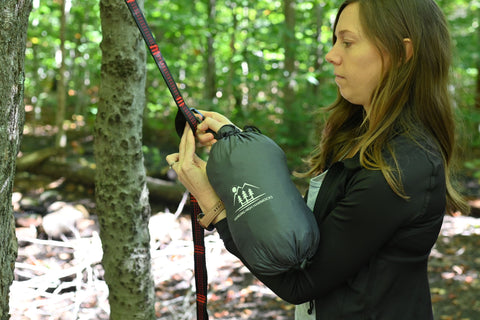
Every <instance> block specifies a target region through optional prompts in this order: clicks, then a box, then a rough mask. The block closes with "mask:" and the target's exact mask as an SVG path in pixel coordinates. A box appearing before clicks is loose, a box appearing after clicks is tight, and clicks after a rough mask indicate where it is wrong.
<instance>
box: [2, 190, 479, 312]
mask: <svg viewBox="0 0 480 320" xmlns="http://www.w3.org/2000/svg"><path fill="white" fill-rule="evenodd" d="M59 183H60V184H61V183H62V182H61V181H60V182H59ZM46 193H47V192H46V191H45V190H43V192H41V193H40V194H39V195H38V196H27V195H26V194H22V193H20V192H18V191H17V192H16V193H15V194H14V199H13V200H14V201H13V205H14V209H15V216H16V222H17V238H18V240H19V253H18V259H17V262H16V268H15V281H14V283H13V285H12V286H11V292H10V312H11V315H12V316H11V319H12V320H27V319H28V320H47V319H48V320H57V319H58V320H74V319H75V320H77V319H79V320H103V319H108V314H109V309H110V307H109V304H108V287H107V285H106V283H105V281H104V278H103V268H102V265H101V258H102V248H101V241H100V238H99V236H98V226H97V223H96V219H95V215H94V214H91V215H88V216H86V217H85V215H82V217H80V218H78V219H77V220H75V221H74V223H73V225H69V226H67V227H68V228H69V230H68V231H66V232H65V233H64V234H61V235H59V236H53V237H52V236H50V237H49V236H48V235H47V234H46V231H45V230H44V226H43V225H44V224H45V220H47V221H48V218H47V216H48V215H51V214H58V216H56V217H55V220H54V221H60V220H59V219H61V218H59V217H62V216H61V214H62V212H63V213H64V214H66V215H67V216H72V215H73V216H75V215H78V212H84V213H85V211H86V212H87V213H88V212H94V204H93V203H92V202H91V200H88V199H83V200H78V199H75V200H73V199H68V198H62V196H61V195H60V194H58V193H52V192H50V195H48V194H46ZM52 197H53V198H54V200H55V202H56V203H57V206H56V207H55V206H53V209H55V210H56V211H55V210H53V209H52V200H50V201H47V200H46V199H47V198H49V199H52ZM46 203H49V207H47V205H46ZM174 209H175V208H172V211H174ZM74 210H77V211H78V212H75V214H74V213H73V212H74ZM59 212H60V213H59ZM67 220H68V219H67ZM46 226H47V229H48V224H46ZM68 228H67V229H68ZM48 232H49V233H51V232H52V230H49V231H48ZM190 232H191V231H190V221H189V217H188V216H186V215H175V214H173V213H171V212H169V211H168V210H162V212H158V213H156V214H155V215H153V216H152V218H151V221H150V233H151V238H152V240H151V247H152V250H151V256H152V272H153V275H154V281H155V288H156V289H155V292H156V297H157V299H156V304H155V309H156V313H157V317H158V319H162V320H179V319H195V297H194V278H193V248H192V242H191V234H190ZM205 242H206V255H207V269H208V277H209V286H210V287H209V295H208V310H209V314H210V318H211V319H225V320H228V319H266V320H268V319H276V320H283V319H293V314H294V306H292V305H290V304H288V303H286V302H284V301H282V300H281V299H279V298H278V297H276V296H275V295H274V294H273V293H272V292H271V291H270V290H269V289H268V288H266V287H265V286H264V285H263V284H262V283H261V282H259V281H258V280H257V279H256V278H254V277H253V276H252V275H251V274H250V273H249V272H248V270H247V269H246V268H245V267H244V266H243V265H242V264H241V263H240V262H239V261H238V260H237V259H236V258H235V257H234V256H232V255H231V254H229V253H228V252H226V250H225V249H224V248H223V243H222V241H221V240H220V239H219V237H218V234H217V233H216V232H209V233H207V234H206V237H205ZM479 246H480V219H479V218H474V217H462V216H459V217H450V216H448V217H445V221H444V224H443V228H442V231H441V235H440V237H439V240H438V241H437V244H436V245H435V247H434V249H433V250H432V253H431V256H430V264H429V271H430V286H431V292H432V302H433V307H434V314H435V319H437V320H467V319H468V320H478V319H480V279H479V273H480V255H479V253H478V252H479V251H478V248H479Z"/></svg>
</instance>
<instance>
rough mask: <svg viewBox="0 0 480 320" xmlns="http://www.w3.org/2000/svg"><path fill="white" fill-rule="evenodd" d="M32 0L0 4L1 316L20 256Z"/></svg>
mask: <svg viewBox="0 0 480 320" xmlns="http://www.w3.org/2000/svg"><path fill="white" fill-rule="evenodd" d="M31 7H32V2H31V0H24V1H17V0H16V1H11V0H4V1H2V5H1V6H0V65H1V66H2V67H1V68H0V79H1V81H0V157H1V158H0V319H1V320H7V319H9V318H10V316H9V307H8V304H9V291H10V290H9V289H10V285H11V284H12V281H13V270H14V268H15V259H16V257H17V239H16V237H15V223H14V219H13V213H12V187H13V180H14V175H15V160H16V158H17V154H18V151H19V148H20V140H21V136H22V131H23V123H24V115H25V112H24V105H23V92H24V90H23V89H24V66H25V45H26V38H27V26H28V16H29V14H30V11H31Z"/></svg>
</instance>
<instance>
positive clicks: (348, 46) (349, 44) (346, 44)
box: [342, 41, 352, 48]
mask: <svg viewBox="0 0 480 320" xmlns="http://www.w3.org/2000/svg"><path fill="white" fill-rule="evenodd" d="M342 44H343V46H344V47H345V48H350V46H351V45H352V43H351V42H348V41H343V42H342Z"/></svg>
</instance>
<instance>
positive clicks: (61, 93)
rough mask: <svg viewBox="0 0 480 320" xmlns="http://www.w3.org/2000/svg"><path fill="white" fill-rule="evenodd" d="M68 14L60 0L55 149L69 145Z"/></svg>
mask: <svg viewBox="0 0 480 320" xmlns="http://www.w3.org/2000/svg"><path fill="white" fill-rule="evenodd" d="M66 20H67V19H66V12H65V0H60V37H59V38H60V48H59V50H60V60H61V61H60V66H59V69H58V79H57V80H58V87H57V103H58V105H57V112H56V121H55V122H56V126H57V129H58V132H57V135H56V137H55V147H57V148H64V147H65V146H66V144H67V141H66V139H67V136H66V134H65V130H64V129H63V122H64V121H65V114H66V109H67V86H66V83H67V80H66V79H65V78H66V76H65V75H66V72H67V67H66V64H65V57H66V53H65V38H66V25H67V21H66Z"/></svg>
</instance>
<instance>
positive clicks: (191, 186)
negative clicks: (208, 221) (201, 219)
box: [166, 124, 219, 210]
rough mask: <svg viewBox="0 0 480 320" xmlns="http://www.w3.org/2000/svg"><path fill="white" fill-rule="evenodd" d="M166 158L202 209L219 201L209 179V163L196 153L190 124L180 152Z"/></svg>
mask: <svg viewBox="0 0 480 320" xmlns="http://www.w3.org/2000/svg"><path fill="white" fill-rule="evenodd" d="M166 160H167V163H168V164H169V165H170V167H171V168H172V169H173V170H175V172H176V173H177V175H178V180H179V181H180V182H181V183H182V184H183V185H184V186H185V188H187V189H188V191H189V192H190V193H191V194H192V195H193V196H194V197H195V198H196V199H197V201H198V204H199V205H200V207H201V208H202V209H204V210H206V209H210V208H212V207H213V206H214V205H215V204H216V203H217V202H218V200H219V197H218V196H217V194H216V192H215V190H214V189H213V188H212V186H211V185H210V182H209V181H208V177H207V171H206V167H207V163H206V162H205V161H203V160H202V159H200V157H199V156H197V155H196V154H195V137H194V135H193V132H192V129H190V127H189V126H188V124H187V125H186V126H185V130H184V131H183V136H182V139H181V140H180V146H179V150H178V153H172V154H170V155H168V156H167V157H166Z"/></svg>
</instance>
